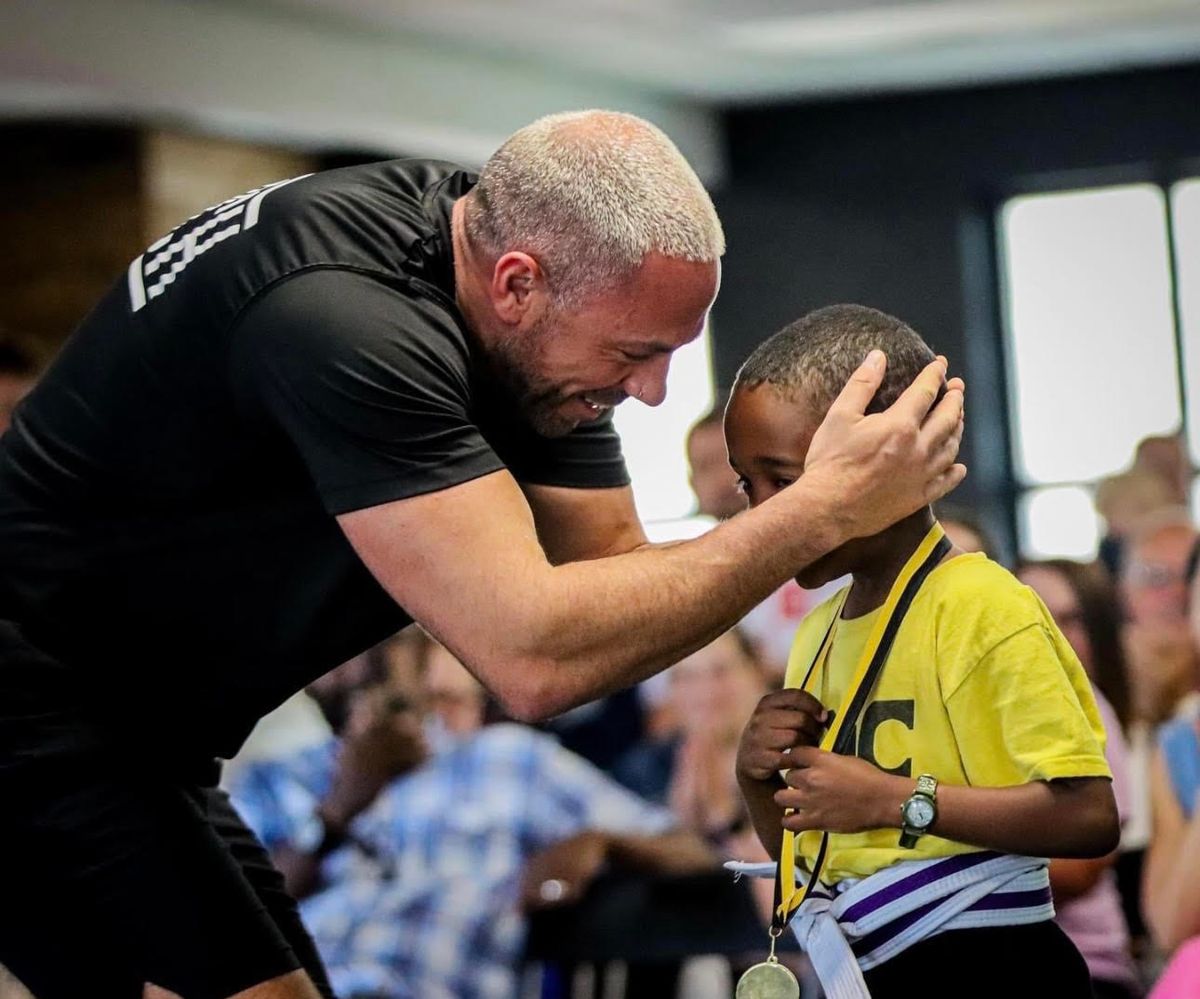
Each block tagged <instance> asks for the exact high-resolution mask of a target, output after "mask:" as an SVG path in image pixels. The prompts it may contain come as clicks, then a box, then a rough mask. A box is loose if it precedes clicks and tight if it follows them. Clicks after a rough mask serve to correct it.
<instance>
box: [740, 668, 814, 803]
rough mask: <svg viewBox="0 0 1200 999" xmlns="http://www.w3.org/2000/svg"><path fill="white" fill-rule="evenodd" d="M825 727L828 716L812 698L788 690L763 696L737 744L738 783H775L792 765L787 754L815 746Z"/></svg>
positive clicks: (790, 688) (794, 690)
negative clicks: (749, 781)
mask: <svg viewBox="0 0 1200 999" xmlns="http://www.w3.org/2000/svg"><path fill="white" fill-rule="evenodd" d="M828 723H829V712H828V711H826V710H825V708H824V707H822V706H821V702H820V701H818V700H817V699H816V698H815V697H813V696H812V694H809V693H806V692H805V691H803V690H797V689H796V688H794V687H789V688H787V689H786V690H777V691H775V692H773V693H770V694H767V695H766V696H765V697H764V698H762V699H761V700H760V701H759V702H758V706H757V707H756V708H755V709H754V714H752V715H751V716H750V720H749V721H748V722H747V723H746V727H745V729H743V730H742V739H741V742H740V743H739V744H738V752H737V765H736V769H737V776H738V779H739V780H753V781H775V780H777V779H778V775H779V771H780V770H786V769H787V768H788V767H791V766H793V765H794V763H793V760H794V754H793V753H790V752H789V750H791V749H793V748H794V747H798V746H816V745H817V744H818V743H819V742H820V741H821V736H822V735H824V733H825V726H826V725H827V724H828Z"/></svg>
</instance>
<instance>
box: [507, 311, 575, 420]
mask: <svg viewBox="0 0 1200 999" xmlns="http://www.w3.org/2000/svg"><path fill="white" fill-rule="evenodd" d="M551 319H552V316H550V315H545V316H543V317H542V318H541V319H540V320H539V321H538V322H537V323H536V324H535V325H533V326H531V327H530V328H529V329H528V330H526V331H525V332H524V333H521V334H517V335H515V336H511V337H506V338H504V339H502V340H500V341H498V342H497V343H495V344H494V345H493V347H492V349H491V350H490V351H489V353H488V362H489V364H490V366H491V370H492V373H493V374H494V375H495V376H496V379H497V380H498V381H499V382H500V385H501V386H502V387H503V388H504V390H505V391H506V392H507V393H508V394H509V395H510V396H511V397H512V398H513V400H514V401H515V402H516V405H517V408H518V409H519V410H520V413H521V416H522V417H523V418H524V419H525V421H526V422H527V423H528V424H529V425H530V426H531V427H532V428H533V430H534V432H535V433H537V434H538V435H540V436H542V437H565V436H566V435H567V434H569V433H570V432H571V431H572V430H574V429H575V427H576V426H578V423H579V421H578V420H574V419H572V418H570V417H568V416H564V415H563V413H562V411H561V410H562V406H563V404H564V403H565V402H567V401H568V400H569V399H570V398H571V396H570V395H567V394H564V393H563V391H562V390H561V389H560V388H559V387H558V386H556V385H554V384H553V383H552V382H550V381H548V380H546V379H543V378H540V377H538V376H537V375H536V374H534V372H535V371H537V369H538V368H539V367H540V366H541V364H542V348H543V345H544V344H545V342H546V340H547V339H548V338H549V337H550V336H553V334H552V333H551V331H550V321H551Z"/></svg>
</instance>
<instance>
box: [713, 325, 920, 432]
mask: <svg viewBox="0 0 1200 999" xmlns="http://www.w3.org/2000/svg"><path fill="white" fill-rule="evenodd" d="M876 348H878V349H879V350H882V351H883V352H884V353H885V354H886V355H887V372H886V374H885V375H884V378H883V384H882V385H880V386H879V391H878V392H876V393H875V398H874V399H873V400H872V401H871V404H870V405H869V406H868V407H867V412H868V413H877V412H881V411H882V410H884V409H886V408H887V407H888V406H890V405H891V404H892V403H893V402H895V401H896V399H897V398H899V396H900V394H901V393H902V392H903V391H904V390H905V389H906V388H908V386H909V385H911V384H912V383H913V380H914V379H915V378H916V377H917V375H919V374H920V373H921V372H922V371H923V370H924V369H925V366H926V365H927V364H929V363H930V362H931V361H933V360H934V353H933V351H932V350H931V349H930V348H929V345H928V344H927V343H926V342H925V341H924V340H922V339H921V337H920V335H919V334H918V333H917V332H916V330H914V329H913V328H912V327H911V326H909V325H908V324H907V323H904V322H902V321H901V320H899V319H897V318H896V317H895V316H889V315H888V314H887V313H886V312H880V311H879V310H878V309H871V308H868V307H867V306H865V305H830V306H827V307H826V308H824V309H817V310H816V311H815V312H810V313H808V315H806V316H804V317H802V318H800V319H797V320H796V321H795V322H794V323H792V324H791V325H790V326H785V327H784V328H783V329H782V330H780V331H779V332H778V333H776V334H775V335H774V336H773V337H771V338H770V339H769V340H767V341H765V342H763V343H761V344H759V346H758V347H757V348H756V349H755V351H754V353H753V354H751V355H750V357H749V358H748V359H747V360H746V363H745V364H743V365H742V367H741V370H740V371H739V372H738V376H737V386H736V387H746V388H754V387H755V386H757V385H762V384H764V383H765V384H769V385H772V386H774V387H775V388H776V389H779V390H781V391H783V392H785V393H787V394H788V395H789V396H792V397H799V396H800V395H803V396H804V398H805V399H806V401H807V402H808V403H809V404H810V405H811V406H812V408H813V411H814V415H817V416H824V414H825V413H826V412H827V411H828V409H829V407H830V406H831V405H832V404H833V400H834V399H836V398H837V397H838V394H839V393H840V392H841V391H842V389H843V387H844V386H845V384H846V382H848V381H849V380H850V376H851V375H852V374H854V372H855V371H856V370H857V368H858V366H859V365H860V364H862V362H863V359H864V358H865V357H866V356H867V354H868V353H870V352H871V351H872V350H874V349H876Z"/></svg>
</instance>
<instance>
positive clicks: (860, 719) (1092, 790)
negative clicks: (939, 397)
mask: <svg viewBox="0 0 1200 999" xmlns="http://www.w3.org/2000/svg"><path fill="white" fill-rule="evenodd" d="M875 349H881V350H883V351H884V353H885V354H886V357H887V374H886V377H885V379H884V382H883V385H882V386H881V388H880V390H879V393H878V394H877V396H876V398H875V401H874V404H873V407H872V409H871V410H869V411H868V412H875V411H878V410H880V409H882V408H883V407H885V406H887V405H888V404H889V403H891V402H892V401H893V400H894V399H895V398H896V397H897V396H898V395H899V394H900V393H901V392H902V391H903V390H904V389H905V388H907V387H908V385H909V384H910V383H911V382H912V380H913V378H914V377H915V376H916V374H917V373H918V372H919V371H920V370H921V369H922V368H923V367H924V366H925V365H926V364H927V363H929V361H931V360H933V353H932V351H931V350H930V349H929V347H928V346H927V345H926V344H925V342H924V341H923V340H922V339H921V338H920V337H919V336H918V335H917V334H916V333H915V332H914V331H913V330H912V329H910V328H909V327H908V326H906V325H905V324H904V323H902V322H900V321H899V320H898V319H894V318H893V317H891V316H887V315H885V314H883V313H881V312H878V311H876V310H874V309H868V308H864V307H862V306H856V305H838V306H832V307H830V308H826V309H821V310H818V311H816V312H813V313H810V314H809V315H807V316H805V317H804V318H803V319H800V320H799V321H798V322H796V323H793V324H792V325H791V326H788V327H787V328H786V329H784V330H783V331H782V332H780V333H778V334H776V335H775V336H774V337H772V338H771V339H770V340H768V341H767V342H766V343H764V344H762V345H761V346H760V347H759V348H758V349H757V350H756V351H755V352H754V354H753V355H752V356H751V357H750V359H749V360H748V361H747V362H746V363H745V365H744V366H743V367H742V369H741V371H740V372H739V374H738V378H737V382H736V385H735V387H734V391H733V395H732V397H731V399H730V402H729V407H728V409H727V411H726V415H725V433H726V440H727V443H728V447H729V460H730V463H731V464H732V465H733V467H734V469H735V471H736V472H737V473H738V475H739V476H740V481H741V485H742V488H743V489H744V491H745V492H746V495H747V496H748V497H749V501H750V504H751V505H752V506H757V505H758V504H760V503H766V502H770V499H771V497H772V496H773V495H774V494H775V493H776V492H778V491H779V490H781V489H783V488H785V487H786V486H787V485H788V484H789V483H791V482H793V481H794V480H795V479H797V478H799V477H800V476H801V475H802V474H803V472H804V461H805V456H806V454H807V453H808V450H809V446H810V444H811V443H812V439H813V435H814V433H815V431H816V429H817V427H818V426H819V424H820V422H821V419H822V417H823V416H824V415H825V413H826V411H827V410H828V409H829V408H830V406H831V404H832V403H833V402H834V400H835V398H836V396H837V393H838V390H839V388H840V387H841V386H842V385H843V384H844V383H845V382H846V380H847V378H849V376H850V374H851V373H852V372H853V371H854V369H855V368H856V367H857V365H858V364H859V362H861V360H862V358H863V357H864V355H866V354H867V353H868V352H869V351H871V350H875ZM869 418H870V417H869V416H868V419H869ZM940 537H941V531H940V528H939V527H938V526H937V525H936V522H935V520H934V517H933V513H932V511H931V510H930V509H929V508H925V509H924V510H921V511H919V512H918V513H915V514H913V515H912V516H911V517H908V518H907V519H905V520H903V521H901V522H900V523H898V524H896V525H894V526H893V527H891V528H889V529H888V530H886V531H884V532H882V533H881V534H877V535H875V536H873V537H868V538H860V539H858V540H855V541H852V542H850V543H848V544H845V545H843V546H842V547H841V548H838V549H837V550H835V551H833V552H831V553H830V554H829V555H827V556H825V557H824V558H822V559H821V560H819V561H818V562H816V563H814V564H813V565H811V566H809V567H808V568H807V569H806V570H805V571H804V572H803V573H801V574H800V575H799V576H797V577H796V579H797V581H798V582H799V583H800V584H801V585H802V586H805V587H815V586H819V585H821V584H823V583H825V582H827V581H829V580H832V579H836V578H838V577H839V576H843V575H845V574H851V575H852V577H853V582H852V583H851V585H850V586H849V587H847V588H845V589H843V590H842V591H841V592H840V593H839V594H838V595H836V596H834V597H833V598H831V599H830V600H828V601H826V602H825V603H824V604H822V605H820V606H819V607H818V608H816V609H815V610H814V611H813V612H812V613H811V614H810V615H809V616H808V617H807V618H806V619H805V620H804V622H803V623H802V624H801V625H800V628H799V631H798V632H797V634H796V639H795V643H794V645H793V649H792V655H791V658H790V660H789V667H788V673H787V681H786V688H787V689H784V690H782V691H777V692H775V693H772V694H768V695H767V696H766V697H764V698H763V699H762V700H761V701H760V702H759V705H758V708H757V709H756V711H755V713H754V716H753V717H752V718H751V720H750V722H749V723H748V724H747V726H746V729H745V732H744V733H743V736H742V742H741V745H740V747H739V751H738V762H737V774H738V782H739V785H740V787H741V790H742V794H743V795H744V797H745V799H746V802H747V805H748V807H749V809H750V813H751V816H752V818H753V821H754V826H755V829H756V831H757V832H758V835H759V838H760V839H761V840H762V843H763V846H764V847H765V848H766V849H767V850H768V852H770V854H771V855H772V857H774V858H775V859H776V860H778V859H779V857H780V852H781V849H782V843H781V840H782V836H783V833H784V831H785V830H790V831H793V832H794V833H795V834H796V835H795V837H794V848H793V849H794V856H795V863H796V866H798V867H799V868H800V871H801V873H802V874H804V875H805V876H806V878H807V876H808V875H810V874H811V872H812V871H813V869H814V866H819V868H820V869H819V872H818V879H817V883H816V884H814V886H813V888H814V891H813V892H810V895H812V896H813V897H811V898H809V899H808V900H806V901H805V903H804V904H803V905H802V906H800V907H799V909H798V911H797V913H796V915H795V917H794V921H793V922H792V927H793V929H795V930H796V933H797V935H798V936H799V937H800V938H801V943H802V945H804V946H805V949H806V950H807V951H808V952H809V955H810V957H811V958H812V960H813V963H814V966H815V967H816V969H817V972H818V974H819V975H820V976H821V978H822V982H823V984H824V986H825V989H826V992H827V993H828V994H830V995H838V996H851V995H866V994H868V992H867V990H868V989H869V994H870V995H872V996H876V997H880V996H882V997H888V996H905V997H907V996H914V997H922V999H926V997H930V996H942V995H945V996H972V997H974V996H983V995H989V996H990V995H1005V996H1007V995H1014V996H1015V995H1019V996H1022V997H1025V999H1027V997H1033V996H1054V997H1056V999H1068V997H1074V996H1080V997H1086V996H1090V995H1091V988H1090V984H1089V981H1088V975H1087V969H1086V966H1085V965H1084V963H1083V960H1082V958H1081V957H1080V956H1079V954H1078V952H1077V951H1076V950H1075V949H1074V947H1073V946H1072V944H1071V943H1070V941H1069V940H1068V939H1067V938H1066V936H1065V935H1064V934H1063V933H1062V932H1061V931H1060V930H1059V929H1058V928H1057V926H1056V925H1055V924H1054V923H1053V922H1052V920H1051V917H1052V915H1053V907H1052V905H1051V903H1050V892H1049V882H1048V880H1047V878H1046V862H1045V861H1044V860H1042V859H1038V858H1043V857H1052V856H1053V857H1096V856H1102V855H1104V854H1106V853H1108V852H1109V851H1111V850H1113V849H1114V848H1115V847H1116V843H1117V838H1118V831H1119V830H1118V820H1117V812H1116V806H1115V804H1114V802H1113V796H1112V790H1111V787H1110V773H1109V770H1108V767H1107V765H1106V763H1105V760H1104V753H1103V743H1104V731H1103V728H1102V725H1101V722H1100V719H1099V716H1098V714H1097V711H1096V706H1095V702H1094V701H1093V699H1092V695H1091V691H1090V687H1089V685H1088V681H1087V677H1086V676H1085V674H1084V672H1083V670H1082V668H1081V667H1080V665H1079V661H1078V660H1077V659H1076V657H1075V655H1074V654H1073V653H1072V652H1071V649H1070V647H1069V646H1068V645H1067V643H1066V641H1065V640H1064V639H1063V637H1062V635H1061V634H1060V633H1059V631H1058V629H1057V628H1056V627H1055V625H1054V623H1053V621H1052V620H1051V618H1050V616H1049V614H1048V613H1047V612H1046V609H1045V608H1044V607H1043V606H1042V603H1041V602H1040V601H1039V600H1038V598H1037V597H1036V596H1035V595H1034V594H1033V592H1032V591H1031V590H1029V589H1027V588H1026V587H1024V586H1022V585H1021V584H1020V583H1018V582H1017V581H1016V579H1015V578H1014V577H1013V576H1011V575H1010V574H1009V573H1008V572H1007V571H1006V570H1004V569H1003V568H1001V567H1000V566H998V565H996V564H995V563H994V562H991V561H989V560H988V559H987V558H986V557H985V556H983V555H981V554H971V555H968V554H964V553H962V552H961V551H960V550H958V549H955V548H952V547H950V546H949V543H948V542H940V545H941V547H938V544H939V539H940ZM921 560H923V561H924V565H923V566H922V567H921V568H920V569H919V570H918V569H917V562H918V561H921ZM914 573H916V578H915V579H914V580H913V581H912V582H911V583H909V584H907V589H908V591H909V592H908V595H907V596H906V597H904V598H903V599H901V598H900V596H899V595H900V590H901V587H903V586H905V584H906V580H907V579H908V577H909V576H911V575H913V574H914ZM898 577H899V579H900V582H899V584H897V579H898ZM914 593H915V595H913V594H914ZM909 601H910V602H909ZM881 618H883V619H885V620H886V619H888V618H890V620H891V625H890V628H889V627H887V626H886V625H885V620H881ZM889 636H890V637H889ZM872 653H874V654H875V656H874V658H876V659H878V661H879V662H881V663H882V666H881V667H879V672H878V673H877V674H876V675H875V677H874V678H873V679H872V678H868V679H867V680H866V681H863V680H862V679H861V678H862V676H863V670H864V669H865V664H866V663H867V662H869V661H871V660H872ZM856 683H857V684H858V685H859V686H861V687H862V688H863V690H862V694H861V697H860V700H859V702H858V703H857V704H853V703H851V702H850V700H849V699H848V698H847V697H846V695H847V691H848V690H850V689H851V688H853V687H854V686H855V684H856ZM801 688H803V689H801ZM839 713H840V715H841V716H845V717H840V716H839ZM843 722H844V723H845V724H843ZM835 735H836V737H837V738H836V744H834V742H833V738H834V736H835ZM822 744H824V748H821V747H822ZM781 771H784V772H785V775H784V776H782V777H781ZM918 778H919V780H918ZM823 841H826V842H825V843H824V849H822V845H823ZM791 842H792V839H791V837H789V843H791ZM818 854H823V856H822V857H821V860H820V861H819V860H818ZM1031 858H1032V859H1031ZM782 866H783V869H784V871H785V878H786V872H787V870H788V865H786V864H785V865H782ZM781 891H782V893H783V902H784V908H785V909H786V908H787V901H788V895H789V894H790V889H789V888H788V887H787V886H786V885H784V884H783V883H782V882H781ZM793 904H794V903H793ZM847 945H849V946H847Z"/></svg>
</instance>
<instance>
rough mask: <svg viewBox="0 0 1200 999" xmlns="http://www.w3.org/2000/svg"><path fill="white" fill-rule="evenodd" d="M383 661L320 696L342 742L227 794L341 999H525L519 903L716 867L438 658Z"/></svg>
mask: <svg viewBox="0 0 1200 999" xmlns="http://www.w3.org/2000/svg"><path fill="white" fill-rule="evenodd" d="M383 661H384V662H385V663H387V664H388V668H387V669H386V670H385V674H384V675H383V676H382V677H378V676H373V675H372V671H371V670H367V672H366V675H365V676H364V675H363V673H362V672H361V668H362V667H361V664H358V665H355V664H351V667H350V671H351V673H352V678H351V679H350V680H349V682H346V677H344V676H338V675H336V673H335V675H332V676H331V677H330V678H328V679H327V681H325V682H323V683H322V684H320V685H318V686H317V687H316V688H314V689H313V691H312V693H313V694H314V696H316V697H317V699H318V701H319V703H320V704H321V706H322V708H323V710H325V712H326V714H327V716H328V717H329V719H330V723H331V726H332V727H333V729H334V731H335V732H338V733H339V734H340V736H341V738H340V739H332V738H331V739H329V740H327V741H326V742H324V743H322V744H320V745H317V746H313V747H310V748H308V749H304V750H301V751H299V752H296V753H294V754H292V755H290V756H288V757H284V758H281V759H276V760H272V761H257V762H252V763H250V764H247V766H246V767H245V768H244V769H243V770H242V772H241V773H240V774H239V775H238V776H237V778H236V780H235V781H234V783H233V787H232V794H233V797H234V800H235V803H236V804H237V806H238V809H239V811H240V812H241V813H242V815H243V816H244V818H245V819H246V821H247V823H248V824H249V825H250V826H251V828H253V829H254V830H255V832H256V833H258V835H259V836H260V837H261V839H262V840H263V842H264V844H265V845H266V847H267V849H268V850H270V851H271V853H272V856H273V858H274V859H275V861H276V863H277V864H278V866H279V868H280V870H281V871H282V872H283V874H284V877H285V879H286V882H287V885H288V887H289V889H290V890H291V891H293V892H294V893H295V894H296V895H297V897H299V898H300V899H301V904H300V910H301V915H302V917H303V919H304V921H305V924H306V925H307V927H308V928H309V931H310V932H311V933H312V934H313V937H314V939H315V941H316V944H317V947H318V949H319V950H320V952H321V955H322V957H323V959H324V960H325V962H326V965H327V967H328V969H329V973H330V977H331V980H332V982H333V985H334V988H335V990H336V992H337V994H338V995H339V996H342V997H343V999H355V997H368V996H370V997H374V999H382V997H388V999H428V997H433V996H455V997H461V999H471V997H484V996H487V997H489V999H491V997H515V996H516V995H517V990H518V981H519V963H520V960H521V955H522V951H523V947H524V942H525V934H526V926H527V923H526V916H525V913H524V911H523V906H524V907H530V908H532V907H539V906H552V905H563V904H566V903H570V902H574V901H577V900H578V899H579V898H580V897H581V896H582V895H583V893H584V891H585V890H586V888H587V886H588V885H589V883H590V882H591V881H592V880H593V879H595V878H596V877H597V876H598V875H599V874H600V873H601V872H602V871H604V870H605V869H606V868H607V867H608V866H609V865H612V866H614V867H618V866H619V867H627V868H632V869H638V870H642V871H649V872H660V873H671V874H688V873H694V872H696V871H701V870H709V869H712V868H713V866H714V865H715V857H714V856H713V855H712V853H711V852H710V850H709V849H708V848H707V847H706V846H705V845H704V844H703V842H701V841H700V840H699V839H698V838H697V837H695V836H693V835H691V834H688V833H684V832H680V831H678V830H677V827H676V823H675V822H674V821H673V819H672V817H671V815H670V813H669V812H666V811H665V810H663V809H658V808H654V807H652V806H650V805H648V804H646V803H644V802H643V801H642V800H641V799H639V798H638V797H636V796H635V795H633V794H631V793H630V792H628V791H626V790H625V789H624V788H621V787H620V786H619V785H617V784H616V783H615V782H613V781H611V780H610V779H609V778H607V777H606V776H605V775H604V774H602V773H601V772H600V771H598V770H596V769H595V768H594V767H592V766H591V765H590V764H588V763H586V762H585V761H583V760H582V759H580V758H579V757H577V756H575V755H574V754H572V753H570V752H568V751H567V750H565V749H563V748H562V746H560V745H559V744H558V743H557V742H556V741H555V740H554V739H553V738H551V737H550V736H547V735H545V734H543V733H540V732H537V731H535V730H533V729H531V728H528V727H525V726H520V725H513V724H507V723H504V724H496V725H491V726H484V725H483V721H484V716H485V707H486V699H485V695H484V691H483V689H482V687H480V685H479V684H478V683H477V682H476V681H475V680H474V678H473V677H471V675H470V674H469V673H468V672H467V671H466V670H465V669H464V668H463V667H462V666H461V665H460V664H459V663H458V662H457V661H456V660H455V659H454V658H453V657H452V656H451V655H450V654H449V653H448V652H447V651H446V650H445V649H442V648H441V647H440V646H436V645H434V646H432V647H430V648H429V649H428V652H427V654H426V655H425V656H423V657H421V659H420V661H416V662H414V661H412V660H411V659H410V658H408V657H392V658H390V659H389V657H387V656H384V657H383ZM355 670H359V672H358V673H357V674H356V675H354V671H355Z"/></svg>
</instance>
